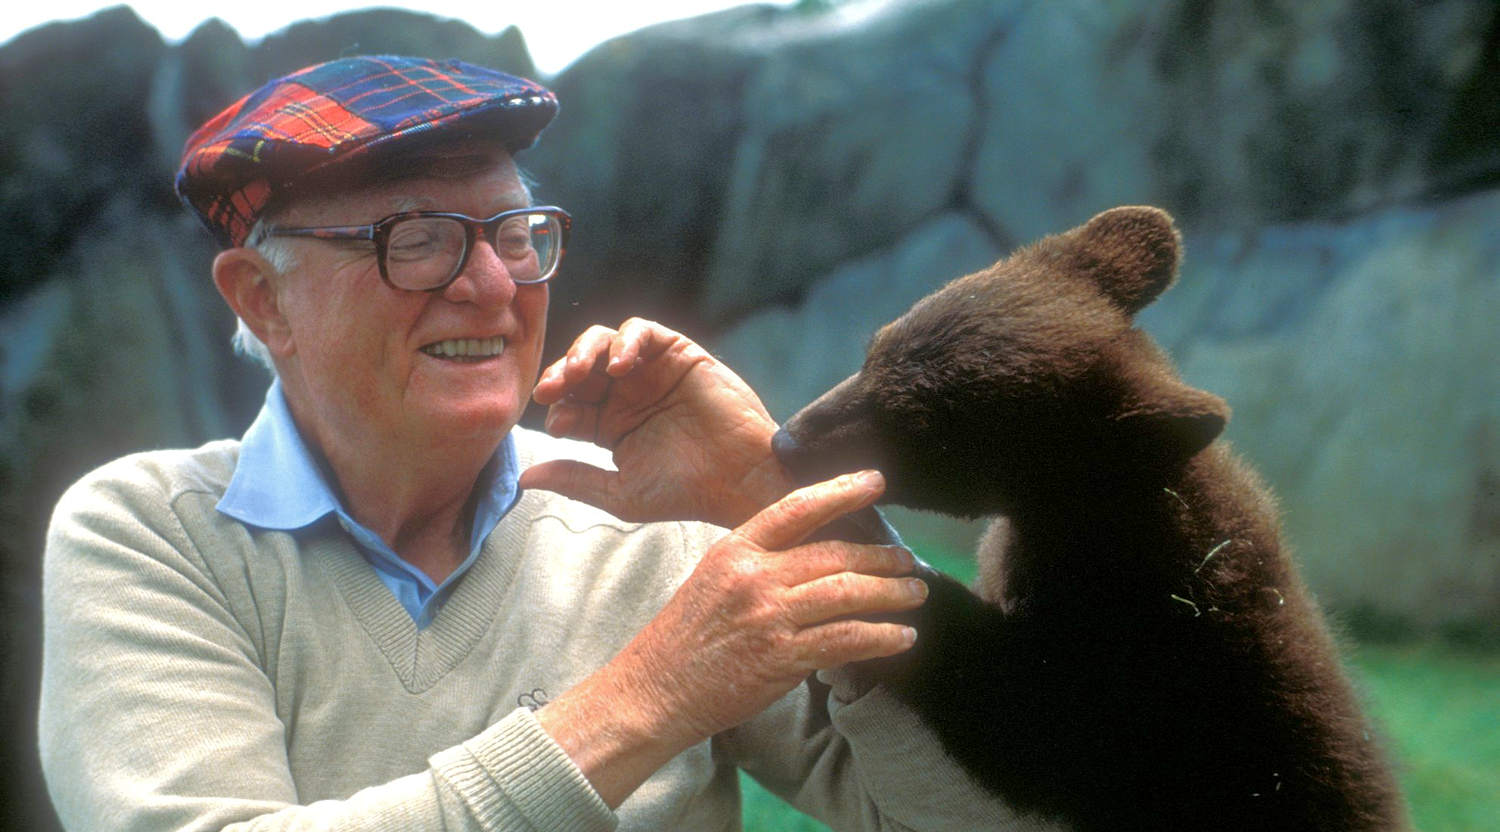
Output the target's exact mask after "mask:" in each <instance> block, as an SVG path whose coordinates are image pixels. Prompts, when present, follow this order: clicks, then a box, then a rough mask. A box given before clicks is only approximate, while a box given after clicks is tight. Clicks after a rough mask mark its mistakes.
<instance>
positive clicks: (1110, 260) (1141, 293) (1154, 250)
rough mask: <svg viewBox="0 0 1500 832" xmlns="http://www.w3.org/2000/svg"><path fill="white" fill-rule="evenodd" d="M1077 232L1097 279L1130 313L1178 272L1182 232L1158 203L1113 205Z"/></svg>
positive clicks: (1138, 308) (1094, 276) (1095, 279)
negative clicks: (1151, 204)
mask: <svg viewBox="0 0 1500 832" xmlns="http://www.w3.org/2000/svg"><path fill="white" fill-rule="evenodd" d="M1075 233H1076V234H1077V235H1078V236H1077V242H1078V244H1079V245H1080V246H1082V249H1083V254H1084V259H1085V261H1086V262H1087V263H1088V264H1089V266H1090V268H1089V272H1090V276H1091V277H1093V279H1094V282H1095V283H1097V284H1098V286H1099V288H1100V289H1101V290H1103V291H1104V293H1105V294H1106V295H1107V296H1109V297H1110V298H1111V299H1112V300H1114V302H1115V304H1116V305H1118V306H1119V307H1120V308H1121V309H1124V310H1125V311H1126V312H1127V313H1129V314H1131V315H1134V314H1135V313H1136V312H1139V311H1140V310H1141V308H1142V307H1144V306H1145V305H1146V304H1148V303H1150V302H1151V301H1153V300H1155V299H1156V296H1157V295H1160V294H1161V293H1162V292H1163V291H1165V290H1166V288H1167V287H1168V286H1170V285H1172V281H1173V280H1174V279H1176V277H1177V264H1178V261H1179V260H1180V259H1181V257H1182V237H1181V236H1180V235H1179V234H1178V233H1177V226H1176V225H1175V224H1173V222H1172V217H1171V215H1169V214H1168V213H1167V212H1166V211H1163V210H1161V209H1160V208H1152V207H1149V206H1141V205H1131V206H1125V207H1121V208H1111V209H1110V210H1108V211H1105V212H1104V213H1102V214H1099V215H1098V216H1096V217H1094V218H1093V219H1091V220H1089V221H1088V223H1086V224H1085V225H1084V226H1083V227H1081V228H1078V229H1076V231H1075Z"/></svg>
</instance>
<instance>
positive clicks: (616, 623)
mask: <svg viewBox="0 0 1500 832" xmlns="http://www.w3.org/2000/svg"><path fill="white" fill-rule="evenodd" d="M515 436H516V439H517V443H516V444H517V450H518V455H519V458H520V463H521V466H522V467H523V468H524V467H525V466H528V465H530V464H533V463H534V462H537V461H540V460H542V459H548V458H559V457H567V458H586V459H590V460H591V461H594V462H596V463H598V462H600V461H601V459H600V456H599V453H598V450H597V449H594V448H591V447H589V446H583V445H580V444H578V443H571V442H565V441H562V440H556V439H553V438H551V437H547V436H545V435H544V434H540V433H536V432H532V431H526V430H523V429H519V428H518V429H516V431H515ZM238 448H239V443H238V442H236V441H228V440H226V441H221V442H214V443H210V444H208V445H205V446H203V447H201V448H198V449H195V450H186V451H154V452H148V453H143V454H137V455H134V456H130V457H126V458H124V459H122V460H118V461H116V462H114V463H111V464H109V465H106V466H105V467H103V468H101V469H99V470H98V471H96V472H94V473H93V474H91V475H89V476H88V477H85V478H84V479H83V480H82V481H80V482H79V483H78V484H77V485H75V486H74V487H73V488H71V489H70V490H69V491H68V492H67V493H66V494H65V495H64V497H63V498H62V500H61V501H60V503H59V505H58V508H57V510H56V512H55V514H54V517H53V523H52V527H51V530H50V532H49V536H48V543H47V551H46V556H45V561H44V583H43V589H44V592H43V596H44V598H43V607H44V657H43V679H42V697H41V708H40V717H39V727H40V736H41V753H42V762H43V768H44V772H45V774H46V778H47V783H48V788H49V791H50V793H51V796H52V798H53V802H54V805H55V806H56V808H57V810H58V813H59V816H60V817H61V818H62V820H63V823H64V825H65V826H66V827H67V828H69V829H77V830H83V829H108V830H163V829H225V828H231V829H241V828H243V829H400V830H410V829H450V830H509V829H536V830H549V832H550V830H594V829H599V830H606V829H614V828H616V827H618V828H621V829H632V830H635V829H638V830H665V829H684V830H699V829H703V830H711V829H738V828H739V826H740V819H739V813H740V809H739V792H738V779H737V773H736V769H737V768H743V769H744V770H746V771H748V772H749V773H750V774H752V776H755V777H756V778H757V779H759V780H760V781H761V782H763V783H765V784H766V785H767V787H768V788H770V789H772V790H773V791H775V792H777V793H779V794H781V795H782V796H784V797H786V798H787V799H789V800H791V801H792V802H793V803H794V804H796V805H798V806H799V807H800V808H802V809H803V810H804V811H808V812H809V813H811V814H813V815H815V816H817V817H820V818H822V819H823V820H824V821H825V822H827V823H829V824H830V825H833V826H834V827H835V828H838V829H864V828H868V829H955V828H1000V827H1001V826H1004V827H1006V828H1020V827H1018V826H1012V825H1011V824H1012V823H1013V822H1014V818H1013V816H1012V815H1011V813H1010V812H1008V811H1006V810H1005V808H1004V807H1003V806H1001V805H999V804H997V803H996V802H994V801H993V800H990V799H988V798H985V797H983V795H982V793H981V792H979V790H978V789H977V787H976V786H974V784H973V783H972V781H971V780H969V779H968V778H967V777H966V776H965V775H963V773H962V772H961V771H960V770H958V769H957V767H956V766H955V765H954V764H953V763H952V762H951V760H948V759H947V758H946V757H945V755H943V753H942V751H941V749H940V748H939V747H938V746H937V744H936V741H935V740H934V739H933V738H932V736H931V734H930V733H928V732H927V731H926V730H925V729H924V728H923V727H922V726H921V725H920V724H919V723H918V722H917V721H916V719H915V717H913V716H912V715H911V714H910V713H909V712H907V711H905V709H904V708H902V707H901V706H900V705H899V704H897V703H896V702H895V701H894V699H892V698H891V697H890V696H889V695H888V694H886V693H885V692H884V691H883V690H881V689H879V688H876V689H874V690H872V691H854V690H851V689H848V687H847V685H846V684H836V685H835V689H834V690H833V692H832V695H830V689H829V688H827V687H824V686H823V685H820V684H817V683H812V684H807V685H802V686H799V687H798V688H796V689H795V690H794V691H792V693H791V694H789V695H788V696H787V697H785V698H784V699H782V700H781V701H779V702H778V703H776V704H775V705H773V706H772V707H771V708H769V709H768V710H767V711H765V712H764V713H762V714H761V715H760V716H758V717H756V718H754V719H752V720H750V721H749V722H747V723H745V724H744V725H741V726H739V727H737V728H735V729H732V730H730V731H727V732H724V733H723V734H720V735H718V736H715V737H713V738H711V739H710V740H707V741H705V742H703V743H700V744H699V745H697V746H694V747H693V748H690V749H688V750H687V751H685V752H683V753H682V754H680V755H679V756H678V757H676V758H674V759H673V760H672V761H671V762H669V763H668V764H667V765H665V766H664V767H663V768H662V769H660V770H659V771H657V772H656V774H655V775H653V776H652V777H651V778H650V779H649V780H648V781H647V782H646V784H644V785H643V786H642V787H641V788H639V789H638V790H637V791H636V792H635V793H634V794H633V795H632V796H631V797H630V798H629V799H627V800H626V801H625V803H624V804H623V805H622V806H620V807H619V809H618V810H616V811H614V812H611V811H610V810H609V809H608V807H606V806H605V804H604V803H603V802H602V801H601V800H600V799H599V797H598V795H597V794H595V792H594V791H593V789H592V788H591V787H590V785H589V783H588V781H587V779H586V778H585V777H584V776H583V774H582V772H580V771H579V770H578V769H577V767H576V766H574V765H573V763H572V761H571V760H570V759H569V758H568V756H567V754H566V753H565V752H564V751H563V750H562V749H561V748H560V747H559V746H558V745H557V744H556V743H555V742H553V741H552V739H551V738H550V736H548V735H547V733H546V732H545V731H544V730H542V728H541V726H540V725H539V724H538V723H537V721H536V719H535V717H534V715H533V711H534V710H535V709H536V708H538V707H540V706H541V705H543V704H544V703H545V702H546V701H547V700H548V698H549V697H551V696H554V695H556V694H558V693H561V692H563V691H565V690H567V689H569V688H570V687H572V686H573V685H574V684H576V683H578V682H579V681H581V680H582V679H583V678H584V677H586V676H587V675H588V674H590V673H592V672H593V671H594V670H596V669H597V668H598V667H600V666H602V665H603V664H604V663H605V662H607V661H608V660H609V659H610V658H611V657H613V656H614V655H615V654H616V653H617V652H618V651H619V650H620V649H621V648H622V647H623V646H624V645H625V644H626V643H627V642H628V641H629V640H630V639H631V638H632V637H633V636H634V635H635V634H636V632H638V631H639V630H640V629H641V628H642V627H643V626H644V625H645V624H646V623H647V622H648V621H650V619H651V618H652V617H653V616H654V615H655V614H656V612H657V611H658V610H660V608H661V607H662V606H663V605H664V604H665V603H666V601H667V600H668V598H670V596H671V594H672V593H673V592H674V591H675V589H676V588H677V586H678V585H679V584H680V583H681V582H682V581H683V580H684V579H685V578H686V577H687V575H688V574H689V573H690V572H691V570H692V568H693V566H694V565H695V564H696V562H697V560H698V558H699V557H701V556H702V554H703V552H705V551H706V550H707V549H708V547H709V546H710V545H712V543H713V542H714V541H715V540H717V539H718V538H719V537H720V536H722V535H723V534H724V530H722V529H718V528H715V527H713V526H708V525H704V524H698V523H647V524H633V523H626V522H624V521H621V520H619V519H617V518H614V517H612V516H610V515H608V514H606V513H604V512H602V511H599V510H598V509H595V508H593V507H590V506H587V505H584V504H582V503H578V502H576V501H572V500H568V499H566V498H563V497H561V496H559V495H556V494H552V493H549V492H541V491H528V492H525V493H523V494H522V495H521V497H520V499H519V500H518V502H517V503H516V505H515V507H514V508H513V509H512V511H511V512H509V513H508V514H507V515H506V516H505V517H504V518H503V519H502V520H501V521H500V523H499V524H498V525H497V526H496V527H495V529H494V531H493V532H492V533H491V534H490V536H489V537H488V538H487V539H486V541H485V543H484V545H483V547H482V551H481V554H480V557H479V558H478V559H477V560H476V561H475V562H474V564H473V566H472V567H471V569H470V570H469V572H468V573H467V574H466V575H465V576H464V577H463V579H462V581H460V582H459V583H458V584H457V585H456V586H455V587H454V589H453V592H452V594H451V596H450V597H449V598H448V600H447V602H446V603H445V604H444V605H443V607H442V608H441V610H440V611H439V613H438V614H437V616H436V617H435V618H434V619H433V620H432V622H431V623H430V625H428V626H427V627H425V628H421V629H418V627H417V626H416V624H415V622H414V621H413V620H412V618H411V616H410V615H409V614H408V613H407V612H406V611H405V610H404V609H403V608H402V607H401V605H400V604H399V603H398V602H397V600H396V599H395V597H394V596H393V595H392V594H391V592H390V591H389V589H387V587H386V586H385V585H384V584H383V583H382V582H381V581H380V579H379V577H378V576H377V574H376V573H375V570H374V569H373V568H372V566H371V565H370V564H369V562H368V561H367V560H366V559H365V558H364V557H363V556H362V555H361V554H360V553H359V551H358V550H357V548H356V547H355V545H354V542H353V541H352V540H351V539H350V537H349V535H348V534H347V532H345V531H344V530H343V529H342V528H341V527H340V526H339V525H338V524H337V523H336V522H334V521H332V520H331V519H325V521H323V522H320V523H317V524H314V525H313V526H310V527H308V528H305V529H301V530H297V531H294V532H288V531H270V530H264V529H258V528H255V527H253V526H247V525H245V524H243V523H241V522H239V521H237V520H235V519H234V518H231V517H228V516H226V515H224V514H223V513H221V512H219V511H217V510H216V509H215V504H216V503H217V502H218V500H219V499H220V497H222V495H223V493H224V489H225V487H226V486H227V483H228V482H229V480H230V477H231V475H232V473H233V471H234V467H235V461H236V457H237V453H238ZM837 681H838V677H836V678H835V682H836V683H837ZM976 824H977V825H976Z"/></svg>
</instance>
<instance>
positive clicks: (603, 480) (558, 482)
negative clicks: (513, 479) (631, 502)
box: [518, 459, 620, 517]
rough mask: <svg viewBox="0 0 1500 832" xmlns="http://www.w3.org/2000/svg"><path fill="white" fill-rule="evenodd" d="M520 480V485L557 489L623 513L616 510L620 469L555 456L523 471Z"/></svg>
mask: <svg viewBox="0 0 1500 832" xmlns="http://www.w3.org/2000/svg"><path fill="white" fill-rule="evenodd" d="M518 484H519V485H520V486H521V488H535V489H538V490H541V491H554V492H556V493H558V494H561V495H563V496H564V497H570V498H572V499H574V500H578V501H580V502H585V503H588V504H589V505H591V506H595V507H597V508H602V509H604V510H605V511H608V512H610V513H611V514H615V516H617V517H618V516H620V515H619V513H617V512H616V511H615V509H616V508H617V507H619V504H620V499H619V494H620V475H619V472H617V471H606V470H604V469H603V468H596V467H594V466H592V465H589V464H588V463H585V462H578V461H576V460H571V459H552V460H548V461H546V462H538V463H537V464H535V465H533V466H531V467H530V468H527V469H526V470H525V471H522V472H521V477H520V479H519V481H518Z"/></svg>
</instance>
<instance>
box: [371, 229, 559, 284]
mask: <svg viewBox="0 0 1500 832" xmlns="http://www.w3.org/2000/svg"><path fill="white" fill-rule="evenodd" d="M494 232H495V236H494V237H493V238H491V239H490V243H491V244H492V245H494V247H495V253H496V254H497V255H499V257H500V260H501V262H502V263H504V264H505V268H506V270H507V271H509V272H510V277H511V279H512V280H514V281H515V282H517V283H535V282H537V281H540V280H544V279H546V278H547V277H550V276H551V275H552V271H553V270H554V269H555V268H557V260H558V255H559V254H560V253H561V244H562V228H561V224H560V223H559V222H558V220H557V218H556V217H554V216H552V215H550V214H541V213H537V214H517V215H515V216H511V217H506V218H505V219H504V220H503V221H501V222H500V224H499V226H498V227H497V228H495V229H494ZM468 242H469V231H468V229H467V228H466V227H465V226H464V223H463V222H461V221H459V220H456V219H453V218H451V217H408V218H406V219H402V220H399V221H398V222H396V223H394V224H393V225H392V226H391V228H390V232H389V235H388V236H387V238H386V246H385V267H386V277H387V278H388V279H389V280H390V281H391V283H393V284H395V285H396V286H399V287H401V288H403V289H432V288H435V287H438V286H442V285H444V284H446V283H447V282H448V281H449V280H450V279H452V278H453V277H455V276H456V272H457V271H458V269H459V268H460V265H461V264H462V262H463V259H464V250H465V248H466V247H467V246H468Z"/></svg>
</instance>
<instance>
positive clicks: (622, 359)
mask: <svg viewBox="0 0 1500 832" xmlns="http://www.w3.org/2000/svg"><path fill="white" fill-rule="evenodd" d="M659 330H660V331H659ZM663 332H665V333H671V330H667V329H666V328H665V327H661V326H660V325H658V324H655V323H652V322H651V321H647V320H644V319H642V318H631V319H629V320H627V321H625V322H624V323H622V324H620V332H619V334H618V335H617V336H616V337H615V339H614V343H613V344H611V346H610V351H609V366H608V368H606V370H605V371H606V372H608V373H609V374H610V375H612V376H615V377H616V378H618V377H620V376H623V375H625V374H626V373H629V372H630V371H631V370H634V369H635V368H636V365H638V364H640V363H641V362H642V361H643V360H645V359H646V358H648V357H650V356H654V355H655V354H657V353H659V352H660V351H661V343H660V342H661V341H662V340H663V338H664V336H663ZM671 334H672V335H675V333H671Z"/></svg>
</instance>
